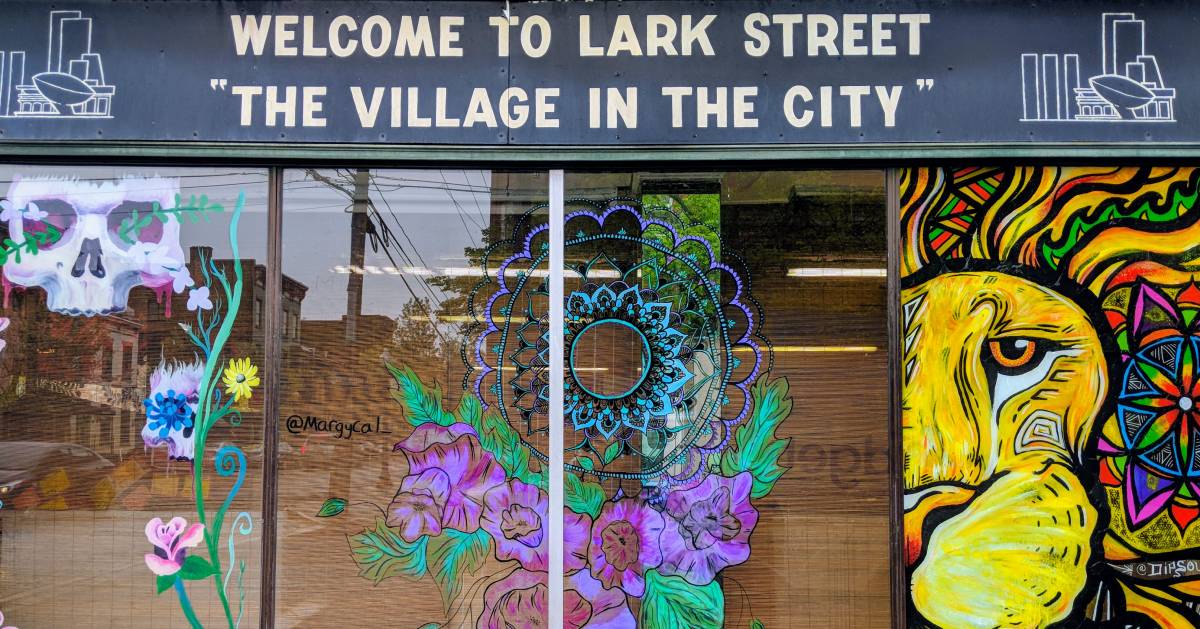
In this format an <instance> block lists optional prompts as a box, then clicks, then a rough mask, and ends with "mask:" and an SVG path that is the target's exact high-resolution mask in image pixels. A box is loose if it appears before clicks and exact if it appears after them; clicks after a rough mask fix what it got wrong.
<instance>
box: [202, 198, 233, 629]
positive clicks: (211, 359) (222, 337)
mask: <svg viewBox="0 0 1200 629" xmlns="http://www.w3.org/2000/svg"><path fill="white" fill-rule="evenodd" d="M245 203H246V194H245V193H239V194H238V200H237V205H235V206H234V209H233V215H232V216H231V217H230V220H229V245H230V248H231V249H232V253H233V257H232V259H233V269H234V282H233V286H232V287H230V285H229V284H228V282H226V281H225V279H224V278H218V279H220V280H221V284H222V288H224V290H225V297H226V302H225V303H226V308H227V312H226V315H225V319H224V321H222V322H221V327H220V329H219V330H218V331H217V337H216V339H215V340H214V341H213V343H212V346H211V347H210V348H208V355H207V356H206V357H205V358H206V361H205V365H204V376H203V378H201V380H200V388H199V390H200V402H199V404H198V405H197V407H196V452H198V453H200V454H199V456H203V453H204V448H205V445H206V443H207V441H208V431H209V429H210V428H212V426H213V424H214V423H215V422H214V421H213V420H212V418H211V417H210V415H211V414H212V409H211V408H210V404H211V402H212V399H213V390H214V389H215V388H216V387H217V386H219V384H220V381H219V376H220V368H221V363H222V362H223V361H222V356H221V352H222V351H223V350H224V349H225V342H226V341H227V340H229V335H230V334H231V333H232V332H233V323H234V320H235V319H236V318H237V312H238V307H239V306H240V305H241V299H242V264H241V259H240V257H239V256H240V254H239V252H238V238H237V229H238V219H240V218H241V215H242V208H243V207H244V206H245ZM214 372H216V373H214ZM203 470H204V466H203V465H201V464H200V462H196V464H194V465H193V466H192V491H193V494H194V495H195V496H196V515H197V516H198V517H199V519H200V522H201V523H202V524H204V525H205V530H204V542H205V546H206V547H207V548H208V557H209V562H210V563H211V564H212V566H213V569H214V573H213V581H214V582H215V583H216V586H217V596H218V598H220V600H221V607H222V608H223V610H224V612H225V620H226V621H227V622H228V625H229V629H235V628H236V624H235V622H234V618H233V611H232V609H231V608H230V606H229V597H228V596H227V595H226V594H225V588H224V587H223V584H222V583H221V576H220V575H221V557H220V550H219V546H218V543H219V540H220V536H221V530H220V529H221V525H222V521H223V520H224V518H225V510H226V509H228V507H229V501H228V500H227V501H226V503H225V504H224V505H223V506H222V507H221V509H220V510H219V511H218V512H217V513H216V516H215V518H214V520H213V525H214V526H212V527H209V526H208V513H207V512H206V511H205V509H204V478H203V474H204V473H203ZM243 473H244V472H243ZM234 491H236V489H235V490H234ZM231 498H232V497H231Z"/></svg>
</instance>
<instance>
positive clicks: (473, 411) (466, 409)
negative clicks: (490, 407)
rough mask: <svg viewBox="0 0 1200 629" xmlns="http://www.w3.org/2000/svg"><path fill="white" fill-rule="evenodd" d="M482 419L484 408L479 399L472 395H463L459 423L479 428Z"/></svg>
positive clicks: (459, 405) (460, 403) (460, 402)
mask: <svg viewBox="0 0 1200 629" xmlns="http://www.w3.org/2000/svg"><path fill="white" fill-rule="evenodd" d="M482 418H483V407H482V406H481V405H480V404H479V398H477V397H475V396H474V395H470V394H466V395H463V397H462V399H461V400H459V402H458V421H460V422H462V423H464V424H470V425H471V426H479V424H480V420H481V419H482Z"/></svg>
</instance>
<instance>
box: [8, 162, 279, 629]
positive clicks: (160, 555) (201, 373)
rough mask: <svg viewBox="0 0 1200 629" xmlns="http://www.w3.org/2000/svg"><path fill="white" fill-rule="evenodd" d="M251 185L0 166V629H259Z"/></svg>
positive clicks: (191, 173) (258, 238) (257, 264)
mask: <svg viewBox="0 0 1200 629" xmlns="http://www.w3.org/2000/svg"><path fill="white" fill-rule="evenodd" d="M266 179H267V177H266V172H265V171H262V170H253V169H228V168H224V169H215V168H208V169H201V168H161V167H157V168H134V167H129V168H124V167H48V166H32V165H29V166H2V167H0V186H2V188H0V189H3V190H4V192H3V195H4V196H3V201H0V236H2V238H0V242H2V243H3V245H2V246H3V248H4V252H3V253H2V254H0V258H2V260H0V262H2V264H3V304H2V308H0V502H2V505H0V612H2V613H3V614H4V616H5V620H6V622H5V623H0V624H5V625H7V624H10V623H11V624H13V625H15V626H20V627H72V626H85V627H100V626H104V627H107V626H119V627H146V628H148V629H150V628H159V627H164V626H172V627H178V626H186V625H187V622H188V620H187V616H189V615H191V616H192V617H193V618H194V619H195V620H196V621H198V622H202V623H203V624H204V625H206V626H226V625H227V624H229V623H237V622H239V621H240V622H241V623H242V626H254V625H255V624H256V623H257V622H258V608H257V603H258V600H259V588H258V583H259V553H260V546H259V538H258V531H259V527H260V526H261V524H262V518H261V513H260V511H261V501H262V496H261V491H260V488H261V486H262V474H261V466H262V449H261V443H262V432H261V430H262V397H263V396H262V393H261V389H260V388H259V383H260V381H261V376H262V373H261V371H258V370H259V366H260V365H262V359H263V356H262V328H261V326H259V325H257V324H255V323H254V321H253V320H252V318H251V313H250V311H251V303H252V302H253V301H254V300H255V299H258V298H261V296H262V293H263V290H264V284H263V280H264V278H265V270H264V264H265V261H266V255H265V254H266V238H265V234H266V226H267V221H266V202H265V200H266ZM164 523H166V524H164ZM160 590H165V591H162V593H161V594H158V595H155V592H156V591H160Z"/></svg>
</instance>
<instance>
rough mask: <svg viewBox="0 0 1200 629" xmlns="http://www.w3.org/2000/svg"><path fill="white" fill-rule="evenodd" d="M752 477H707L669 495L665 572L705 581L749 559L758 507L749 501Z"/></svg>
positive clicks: (747, 474)
mask: <svg viewBox="0 0 1200 629" xmlns="http://www.w3.org/2000/svg"><path fill="white" fill-rule="evenodd" d="M753 485H754V477H753V476H751V474H750V473H749V472H742V473H741V474H738V475H737V476H735V477H733V478H725V477H724V476H708V477H706V478H705V479H704V481H703V482H701V483H700V484H698V485H696V486H695V487H693V488H691V489H687V490H677V491H673V492H671V493H670V494H669V495H668V496H667V501H666V511H667V514H668V516H670V517H668V518H667V519H666V526H665V528H664V529H663V535H662V552H663V563H662V567H661V568H659V571H660V572H662V573H663V574H673V575H679V576H681V577H683V578H684V579H686V580H687V581H688V582H689V583H692V584H694V585H707V584H709V583H711V582H712V580H713V578H714V577H715V576H716V574H717V573H718V572H720V571H721V570H723V569H725V568H727V567H729V566H736V565H737V564H740V563H742V562H744V561H746V560H747V559H749V558H750V533H751V531H753V530H754V525H755V524H756V523H757V522H758V511H757V510H755V508H754V507H753V506H752V505H751V504H750V489H751V488H752V487H753Z"/></svg>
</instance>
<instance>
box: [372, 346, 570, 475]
mask: <svg viewBox="0 0 1200 629" xmlns="http://www.w3.org/2000/svg"><path fill="white" fill-rule="evenodd" d="M387 368H388V371H390V372H391V374H392V377H393V378H395V379H396V384H397V385H399V387H398V388H397V389H395V390H393V391H392V397H394V398H396V401H398V402H400V405H401V406H403V407H404V411H405V415H407V417H408V421H409V423H411V424H412V425H414V426H420V425H421V424H425V423H429V422H433V423H436V424H438V425H440V426H449V425H450V424H453V423H455V422H462V423H464V424H467V425H469V426H471V427H472V428H474V429H475V433H476V434H477V435H478V436H479V443H480V445H482V446H483V449H484V450H487V451H488V452H490V453H492V456H495V457H496V461H497V462H498V463H500V465H501V467H503V468H504V471H506V472H508V475H509V476H510V477H513V478H516V479H518V480H521V481H522V482H526V483H529V484H531V485H538V486H539V487H543V488H545V486H546V483H545V480H544V477H543V475H541V474H539V473H537V472H534V471H532V470H531V469H530V467H529V464H530V456H529V449H528V448H526V447H525V446H524V445H523V444H522V443H521V436H520V435H519V434H517V431H516V430H515V429H513V427H512V426H510V425H509V424H508V422H507V421H505V420H504V418H503V417H502V416H501V415H500V414H499V413H496V412H492V413H487V414H484V413H483V408H482V405H481V404H480V403H479V399H478V398H476V397H475V396H473V395H469V394H468V395H464V396H463V398H462V400H461V401H460V402H459V404H458V409H457V416H456V415H455V414H451V413H449V412H448V411H446V409H445V408H444V407H443V406H442V390H441V389H440V388H439V387H436V386H435V387H434V388H433V390H430V389H429V387H427V386H425V383H423V382H421V379H420V378H419V377H418V376H417V374H416V373H414V372H413V370H412V369H410V368H409V367H396V366H393V365H390V364H389V365H388V366H387Z"/></svg>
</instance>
